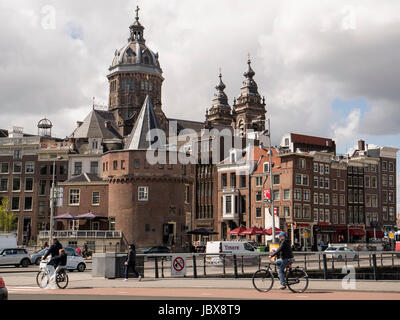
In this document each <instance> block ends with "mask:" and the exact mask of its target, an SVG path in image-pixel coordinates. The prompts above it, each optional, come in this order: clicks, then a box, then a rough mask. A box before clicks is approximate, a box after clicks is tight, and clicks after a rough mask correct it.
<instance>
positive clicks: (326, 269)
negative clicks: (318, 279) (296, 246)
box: [322, 253, 328, 280]
mask: <svg viewBox="0 0 400 320" xmlns="http://www.w3.org/2000/svg"><path fill="white" fill-rule="evenodd" d="M322 259H323V261H324V279H325V280H328V262H327V260H326V254H325V253H324V254H323V255H322Z"/></svg>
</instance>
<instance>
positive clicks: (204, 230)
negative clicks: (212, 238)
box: [187, 228, 218, 235]
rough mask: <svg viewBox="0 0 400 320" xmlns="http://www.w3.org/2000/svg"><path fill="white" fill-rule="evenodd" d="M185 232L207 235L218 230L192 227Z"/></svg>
mask: <svg viewBox="0 0 400 320" xmlns="http://www.w3.org/2000/svg"><path fill="white" fill-rule="evenodd" d="M187 234H198V235H209V234H218V232H215V231H212V230H208V229H205V228H199V229H194V230H191V231H188V232H187Z"/></svg>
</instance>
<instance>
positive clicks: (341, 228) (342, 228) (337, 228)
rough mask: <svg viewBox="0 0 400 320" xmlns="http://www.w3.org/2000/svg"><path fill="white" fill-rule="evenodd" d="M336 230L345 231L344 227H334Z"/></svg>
mask: <svg viewBox="0 0 400 320" xmlns="http://www.w3.org/2000/svg"><path fill="white" fill-rule="evenodd" d="M336 230H347V228H346V227H336Z"/></svg>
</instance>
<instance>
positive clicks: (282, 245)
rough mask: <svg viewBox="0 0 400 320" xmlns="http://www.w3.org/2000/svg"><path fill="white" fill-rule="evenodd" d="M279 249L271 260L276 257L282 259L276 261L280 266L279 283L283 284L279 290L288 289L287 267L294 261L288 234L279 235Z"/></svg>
mask: <svg viewBox="0 0 400 320" xmlns="http://www.w3.org/2000/svg"><path fill="white" fill-rule="evenodd" d="M278 237H279V248H278V249H277V250H276V251H274V252H273V253H272V254H271V255H270V258H271V259H272V258H273V257H275V256H278V255H279V257H280V259H278V260H276V265H277V266H278V275H279V281H280V283H281V287H280V288H279V289H281V290H284V289H286V280H285V273H284V271H285V268H286V267H287V265H288V264H289V263H290V262H292V261H293V251H292V248H291V245H290V241H289V240H288V239H287V236H286V233H285V232H281V233H280V234H279V235H278Z"/></svg>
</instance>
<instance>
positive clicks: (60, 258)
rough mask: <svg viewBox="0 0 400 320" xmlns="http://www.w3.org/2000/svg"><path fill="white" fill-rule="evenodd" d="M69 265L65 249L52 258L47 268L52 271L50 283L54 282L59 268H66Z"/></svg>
mask: <svg viewBox="0 0 400 320" xmlns="http://www.w3.org/2000/svg"><path fill="white" fill-rule="evenodd" d="M66 265H67V254H66V253H65V250H64V249H60V250H59V254H58V255H56V256H52V258H51V259H50V261H49V262H48V263H47V268H48V269H49V271H50V282H54V281H55V278H56V274H57V273H58V270H59V268H62V267H65V266H66Z"/></svg>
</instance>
